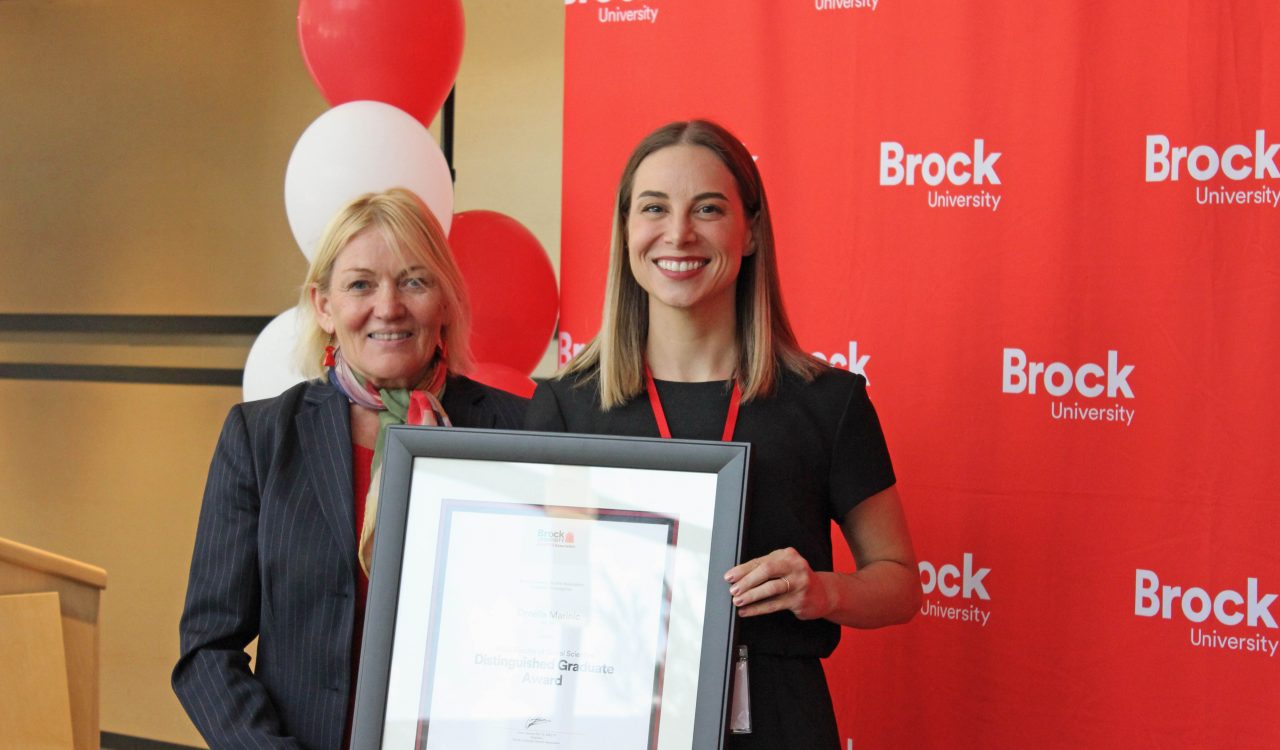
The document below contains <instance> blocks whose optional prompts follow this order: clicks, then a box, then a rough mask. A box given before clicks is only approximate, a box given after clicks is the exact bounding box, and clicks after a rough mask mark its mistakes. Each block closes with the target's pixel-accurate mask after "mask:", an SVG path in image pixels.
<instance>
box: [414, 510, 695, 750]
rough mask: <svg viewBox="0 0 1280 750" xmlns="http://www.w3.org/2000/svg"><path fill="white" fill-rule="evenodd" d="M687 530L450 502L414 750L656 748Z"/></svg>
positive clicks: (590, 513)
mask: <svg viewBox="0 0 1280 750" xmlns="http://www.w3.org/2000/svg"><path fill="white" fill-rule="evenodd" d="M677 524H678V522H677V520H676V519H674V518H671V517H667V516H660V515H657V514H653V513H644V512H628V511H612V510H607V509H583V508H554V507H552V508H548V507H546V506H540V505H526V504H511V503H507V504H502V503H486V502H472V501H465V500H452V499H451V500H446V501H445V502H443V503H442V504H441V523H440V539H439V542H438V543H437V547H436V551H437V554H436V569H435V581H434V584H433V592H432V615H431V622H430V626H429V633H428V638H427V641H428V651H427V657H426V668H425V674H424V683H423V694H422V695H423V697H422V705H421V708H420V714H419V716H420V720H419V728H418V737H417V747H418V748H424V749H425V750H436V749H437V748H451V747H464V746H465V747H482V748H483V747H495V748H497V747H512V746H520V745H521V744H539V745H551V746H558V747H565V748H599V747H614V748H619V749H620V750H621V749H623V748H637V749H639V748H648V747H653V746H654V745H655V744H656V740H657V729H658V720H659V718H660V714H659V712H658V711H657V707H658V706H659V705H661V697H662V695H661V693H662V682H661V680H662V671H663V669H662V668H663V663H664V661H665V656H666V640H667V614H668V608H669V602H670V589H669V586H668V577H669V575H670V567H671V562H672V560H673V558H674V555H673V546H674V543H675V541H676V530H677ZM443 602H451V603H453V606H447V607H446V606H442V603H443ZM497 706H501V707H502V710H500V711H499V710H495V707H497ZM619 738H622V739H621V742H619Z"/></svg>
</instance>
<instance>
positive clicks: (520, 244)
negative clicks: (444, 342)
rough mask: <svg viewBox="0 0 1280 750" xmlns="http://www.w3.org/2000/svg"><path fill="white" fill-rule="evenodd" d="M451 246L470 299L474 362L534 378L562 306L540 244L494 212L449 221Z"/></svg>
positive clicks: (456, 216)
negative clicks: (498, 365) (512, 369)
mask: <svg viewBox="0 0 1280 750" xmlns="http://www.w3.org/2000/svg"><path fill="white" fill-rule="evenodd" d="M449 244H450V246H452V247H453V255H454V257H455V258H457V260H458V268H459V269H461V271H462V277H463V278H464V279H465V280H466V282H467V291H468V292H469V293H470V295H471V350H472V352H473V353H474V354H475V358H476V360H477V361H479V362H495V363H500V364H504V365H507V366H508V367H513V368H515V369H516V370H518V371H520V372H522V373H530V372H533V369H534V368H535V367H537V366H538V362H539V361H540V360H541V359H542V355H543V354H545V353H546V351H547V346H548V345H549V344H550V343H551V334H552V332H553V331H554V330H555V325H556V315H557V313H558V312H559V306H560V295H559V293H558V292H557V291H556V276H555V271H554V270H552V268H551V261H550V260H548V259H547V253H546V251H545V250H543V249H542V245H541V244H540V243H539V242H538V238H537V237H534V236H533V233H532V232H530V231H529V230H528V229H525V228H524V226H523V225H522V224H521V223H520V222H518V221H516V220H515V219H513V218H511V217H510V216H507V215H505V214H500V213H498V212H497V211H463V212H462V213H460V214H454V215H453V227H452V228H451V229H450V230H449Z"/></svg>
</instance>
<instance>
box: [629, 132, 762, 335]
mask: <svg viewBox="0 0 1280 750" xmlns="http://www.w3.org/2000/svg"><path fill="white" fill-rule="evenodd" d="M750 239H751V231H750V229H749V226H748V217H747V216H746V214H745V212H744V210H743V207H742V199H741V197H740V196H739V194H738V186H737V183H736V182H735V181H734V179H733V174H732V173H730V172H729V169H728V167H726V166H725V165H724V163H723V162H721V161H720V158H719V157H718V156H716V155H715V153H714V152H712V151H711V150H710V149H707V148H704V147H702V146H694V145H689V144H677V145H674V146H668V147H666V148H663V149H659V150H657V151H655V152H653V153H652V154H650V155H649V156H647V157H645V159H644V161H642V162H640V165H639V166H638V167H637V168H636V171H635V177H634V179H633V180H632V185H631V209H630V211H629V213H628V215H627V253H628V259H629V261H630V265H631V273H632V274H633V275H634V276H635V278H636V281H637V282H638V283H639V284H640V286H641V288H643V289H644V290H645V291H646V292H648V293H649V305H650V308H651V309H652V308H653V306H655V305H661V306H665V307H668V308H673V309H678V310H683V311H686V312H690V313H695V314H696V313H699V312H701V311H703V310H713V309H714V310H719V309H723V306H724V305H726V304H727V305H728V308H729V309H732V308H733V303H734V296H735V288H736V281H737V278H738V271H739V269H740V268H741V266H742V258H743V256H745V255H749V254H750V253H751V249H750Z"/></svg>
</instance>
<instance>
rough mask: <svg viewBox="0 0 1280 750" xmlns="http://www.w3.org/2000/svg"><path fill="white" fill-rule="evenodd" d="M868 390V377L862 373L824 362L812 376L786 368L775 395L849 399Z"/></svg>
mask: <svg viewBox="0 0 1280 750" xmlns="http://www.w3.org/2000/svg"><path fill="white" fill-rule="evenodd" d="M866 390H867V379H866V378H865V377H864V376H862V375H861V374H859V373H855V372H849V371H848V370H844V369H841V368H839V367H832V366H831V365H827V364H823V365H821V367H820V369H819V370H818V373H817V374H816V375H814V376H813V377H812V378H806V377H804V376H802V375H800V374H798V373H795V372H793V371H791V370H784V371H783V375H782V377H781V378H780V379H779V382H778V390H777V393H776V394H775V397H777V398H803V399H814V400H821V401H825V400H828V399H829V400H833V401H847V400H848V399H849V398H850V397H851V396H855V395H856V394H858V393H860V392H861V393H866Z"/></svg>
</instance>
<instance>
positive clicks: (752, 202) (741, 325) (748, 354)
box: [560, 120, 822, 409]
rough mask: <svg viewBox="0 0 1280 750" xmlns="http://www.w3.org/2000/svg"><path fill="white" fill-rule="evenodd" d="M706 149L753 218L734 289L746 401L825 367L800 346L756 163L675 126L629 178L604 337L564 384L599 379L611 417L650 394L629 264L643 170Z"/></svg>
mask: <svg viewBox="0 0 1280 750" xmlns="http://www.w3.org/2000/svg"><path fill="white" fill-rule="evenodd" d="M684 144H687V145H692V146H701V147H702V148H705V149H707V150H709V151H711V152H712V153H713V154H715V155H716V157H717V158H719V159H720V161H721V162H722V163H723V164H724V165H725V167H726V168H728V170H729V172H730V174H732V175H733V179H734V182H735V183H736V184H737V186H738V195H739V197H740V198H741V199H742V207H743V210H744V211H745V212H746V215H747V217H748V222H749V226H748V228H749V229H750V237H751V240H750V242H751V244H752V246H753V248H754V252H752V253H751V254H749V255H746V256H745V257H743V259H742V267H741V269H740V270H739V272H738V280H737V287H736V289H735V300H736V308H737V309H736V312H737V332H736V337H737V343H738V369H737V374H736V377H737V378H738V382H739V385H740V386H741V388H742V400H743V401H750V400H751V399H753V398H756V397H758V396H766V395H768V394H770V393H772V392H773V390H774V388H775V387H776V385H777V381H778V379H779V377H780V376H781V372H780V368H781V369H782V370H787V371H790V372H792V373H795V374H796V375H798V376H800V377H801V378H803V379H804V380H812V379H813V378H814V377H815V376H816V375H817V374H818V373H819V372H821V367H822V366H821V365H820V364H819V363H818V361H817V360H815V359H814V358H813V357H811V356H810V355H808V354H806V353H805V352H804V351H803V350H802V349H801V348H800V345H799V344H798V343H796V337H795V333H794V332H793V331H792V330H791V323H790V322H789V321H788V319H787V311H786V308H785V307H784V306H783V304H782V290H781V287H780V286H779V284H778V264H777V257H776V254H775V249H774V244H773V223H772V221H771V220H770V218H769V202H768V200H767V199H766V198H765V193H764V183H763V182H762V181H761V179H760V171H759V170H758V169H756V164H755V160H754V159H752V158H751V154H750V153H749V152H748V151H747V149H746V147H744V146H743V145H742V142H741V141H739V140H738V139H737V138H735V137H734V136H733V134H732V133H730V132H729V131H728V130H725V129H724V128H723V127H721V126H720V125H717V124H716V123H714V122H710V121H707V120H689V121H685V122H672V123H668V124H666V125H663V126H662V127H660V128H658V129H657V130H655V131H653V132H652V133H650V134H649V135H648V136H646V137H645V138H644V140H642V141H640V144H639V145H637V146H636V148H635V150H634V151H632V152H631V158H629V159H628V160H627V165H626V167H625V168H624V169H623V170H622V178H621V179H620V180H619V181H618V194H617V201H616V202H615V204H614V214H613V241H612V244H611V246H610V250H609V272H608V279H607V282H606V286H605V299H604V314H603V316H602V319H601V322H600V332H599V333H598V334H597V335H596V337H595V338H594V339H592V341H591V343H589V344H588V345H587V347H586V348H585V349H583V350H582V352H580V353H579V354H578V355H577V356H576V357H574V358H573V361H572V362H570V363H569V366H568V367H566V368H565V370H564V371H563V372H562V373H561V374H560V377H567V376H568V377H579V376H592V377H595V376H597V374H598V377H599V378H600V405H601V407H602V408H604V409H610V408H613V407H614V406H618V405H621V404H624V403H626V402H627V401H630V400H631V399H632V398H634V397H636V396H637V395H639V393H640V392H641V391H643V390H644V352H645V343H646V341H647V340H648V337H649V296H648V294H647V293H646V292H645V290H644V289H643V288H642V287H641V286H640V284H639V283H638V282H637V281H636V278H635V276H634V275H633V274H632V273H631V264H630V262H629V259H628V257H627V216H628V215H629V214H630V212H631V193H632V190H633V188H634V182H635V175H636V169H638V168H639V166H640V163H641V162H643V161H644V160H645V159H646V158H648V157H649V155H650V154H652V153H654V152H655V151H659V150H661V149H664V148H667V147H669V146H676V145H684Z"/></svg>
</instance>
